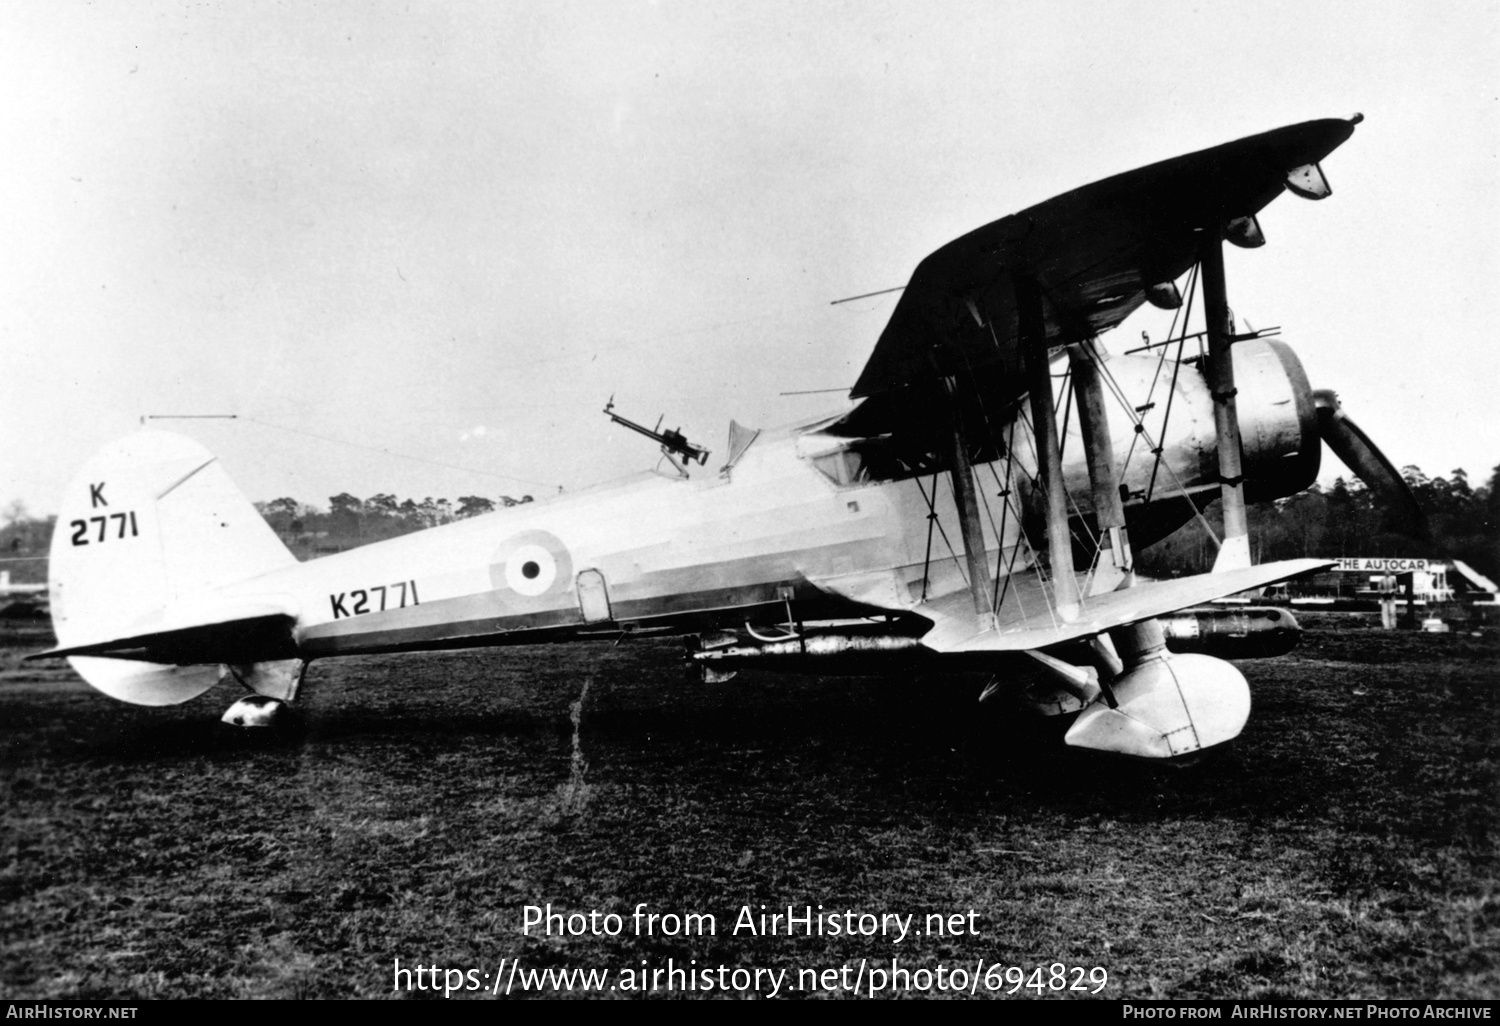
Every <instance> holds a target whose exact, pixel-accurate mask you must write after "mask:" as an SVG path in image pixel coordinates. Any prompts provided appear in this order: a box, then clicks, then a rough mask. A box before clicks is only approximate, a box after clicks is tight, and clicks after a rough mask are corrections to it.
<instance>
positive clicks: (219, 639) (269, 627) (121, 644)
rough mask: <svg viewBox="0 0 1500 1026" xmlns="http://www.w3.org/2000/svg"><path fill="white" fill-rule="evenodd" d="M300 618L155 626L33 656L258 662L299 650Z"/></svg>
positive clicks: (269, 615) (263, 617)
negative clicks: (295, 627) (296, 635)
mask: <svg viewBox="0 0 1500 1026" xmlns="http://www.w3.org/2000/svg"><path fill="white" fill-rule="evenodd" d="M296 622H297V621H296V618H295V617H293V616H291V615H289V614H287V613H284V612H273V613H266V614H263V615H260V616H251V617H245V618H242V619H237V620H228V621H223V622H218V623H200V624H193V625H191V626H186V627H173V628H168V629H164V630H155V631H150V632H147V633H144V634H136V635H132V636H131V637H126V638H111V639H109V640H106V641H94V642H85V643H83V644H73V645H66V646H59V647H58V648H54V649H49V650H48V651H46V652H38V653H36V654H35V655H31V656H27V658H28V659H47V658H52V657H56V656H106V657H109V658H112V659H137V660H140V661H142V662H149V663H163V664H176V665H179V666H186V665H190V664H193V663H255V662H263V661H265V660H270V659H290V658H292V657H294V656H295V655H296V654H297V643H296V641H295V640H294V638H293V637H292V626H293V625H294V624H295V623H296Z"/></svg>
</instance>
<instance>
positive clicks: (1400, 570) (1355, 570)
mask: <svg viewBox="0 0 1500 1026" xmlns="http://www.w3.org/2000/svg"><path fill="white" fill-rule="evenodd" d="M1447 567H1448V564H1447V563H1446V562H1444V561H1443V560H1441V559H1402V558H1399V557H1396V556H1351V557H1349V558H1347V559H1341V560H1339V565H1338V566H1336V567H1334V569H1335V570H1338V571H1340V572H1342V573H1351V574H1404V573H1410V572H1411V571H1413V570H1423V571H1432V572H1437V571H1439V570H1445V569H1447Z"/></svg>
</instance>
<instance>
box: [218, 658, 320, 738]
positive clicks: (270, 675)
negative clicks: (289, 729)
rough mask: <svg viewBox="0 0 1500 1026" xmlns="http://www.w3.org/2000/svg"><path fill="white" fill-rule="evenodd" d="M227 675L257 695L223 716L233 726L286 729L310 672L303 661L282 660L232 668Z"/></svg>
mask: <svg viewBox="0 0 1500 1026" xmlns="http://www.w3.org/2000/svg"><path fill="white" fill-rule="evenodd" d="M224 669H225V674H226V676H233V677H234V679H235V680H237V681H239V682H240V683H241V684H243V685H244V686H245V687H246V688H248V689H249V690H250V691H252V692H254V694H251V695H247V696H245V697H244V698H241V699H240V700H239V701H237V702H235V703H234V704H233V705H231V706H230V707H229V708H228V709H226V710H225V711H224V715H223V716H222V717H220V722H221V723H227V724H229V725H230V726H231V727H247V728H267V727H271V728H274V727H284V726H287V725H288V724H289V723H291V721H292V720H293V719H295V714H294V713H293V710H292V707H291V704H290V703H291V702H292V701H293V700H294V699H296V697H297V692H298V691H299V690H300V689H301V687H302V678H303V676H305V675H306V673H307V662H306V660H303V659H278V660H273V661H268V662H262V663H250V664H246V665H240V666H235V665H229V666H226V667H225V668H224Z"/></svg>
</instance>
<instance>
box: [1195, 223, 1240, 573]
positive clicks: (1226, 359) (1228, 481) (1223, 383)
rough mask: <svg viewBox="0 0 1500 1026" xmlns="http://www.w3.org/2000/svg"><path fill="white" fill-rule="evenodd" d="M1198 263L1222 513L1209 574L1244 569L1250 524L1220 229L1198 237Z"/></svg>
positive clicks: (1231, 330) (1222, 242)
mask: <svg viewBox="0 0 1500 1026" xmlns="http://www.w3.org/2000/svg"><path fill="white" fill-rule="evenodd" d="M1198 259H1199V261H1200V262H1201V264H1202V267H1203V315H1204V319H1205V321H1206V322H1207V324H1206V325H1205V327H1206V328H1207V334H1208V366H1207V368H1206V370H1207V371H1208V374H1207V377H1208V388H1209V392H1210V394H1212V396H1213V400H1214V432H1215V435H1216V441H1217V443H1218V445H1217V448H1218V450H1219V482H1220V484H1219V494H1220V497H1221V499H1222V505H1223V508H1224V543H1223V545H1221V546H1220V548H1219V555H1218V557H1217V558H1216V559H1215V560H1214V570H1215V571H1218V570H1235V569H1238V568H1240V567H1246V566H1249V565H1250V520H1249V517H1248V516H1247V514H1246V512H1245V479H1244V475H1243V472H1242V469H1241V462H1240V453H1241V450H1240V418H1239V411H1238V407H1237V404H1236V402H1235V398H1234V397H1235V387H1234V358H1233V355H1232V354H1231V353H1230V352H1229V347H1230V346H1231V345H1232V344H1233V342H1234V336H1233V332H1234V323H1233V319H1232V317H1231V315H1230V313H1229V297H1228V294H1227V291H1226V289H1225V287H1224V239H1223V230H1222V228H1215V229H1211V230H1209V231H1207V232H1205V233H1204V235H1203V244H1202V246H1201V248H1200V249H1199V255H1198Z"/></svg>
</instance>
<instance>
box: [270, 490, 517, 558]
mask: <svg viewBox="0 0 1500 1026" xmlns="http://www.w3.org/2000/svg"><path fill="white" fill-rule="evenodd" d="M531 501H532V497H531V496H530V495H523V496H521V497H520V498H519V499H516V498H512V497H511V496H509V495H502V496H500V497H499V498H498V499H491V498H488V497H486V496H483V495H465V496H462V497H460V498H459V499H458V502H457V503H456V504H455V503H454V502H453V501H451V500H449V499H434V498H432V497H431V496H428V497H427V498H425V499H423V500H422V501H421V502H418V501H417V500H415V499H398V498H396V496H394V495H391V494H389V493H387V492H381V493H379V494H377V495H372V496H370V497H369V498H368V499H361V498H359V497H358V496H355V495H351V494H349V493H348V492H340V493H339V494H338V495H333V496H330V497H329V499H328V508H327V509H321V508H319V507H317V506H313V505H310V504H307V503H302V502H298V501H297V500H296V499H293V498H291V497H289V496H283V497H282V498H279V499H272V500H271V501H270V502H257V503H256V504H255V508H256V509H258V510H260V515H261V516H263V517H265V519H266V523H268V524H270V525H271V528H272V529H273V530H274V531H275V532H276V533H277V534H279V535H281V536H282V538H283V539H284V540H285V541H287V542H288V544H293V545H294V546H295V545H296V543H298V542H301V543H304V544H306V543H309V542H312V543H314V547H315V548H317V549H319V550H327V549H330V548H333V549H343V548H351V547H353V546H355V545H368V544H369V543H370V542H375V541H380V540H382V539H384V538H394V537H396V536H397V535H402V534H410V533H411V532H413V531H421V530H425V529H426V528H429V527H438V526H440V525H442V524H451V523H453V522H454V521H455V520H465V519H467V518H469V517H477V516H479V515H481V514H483V513H493V512H494V511H495V510H496V509H503V508H505V507H507V506H520V505H522V504H524V503H528V502H531Z"/></svg>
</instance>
